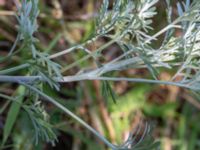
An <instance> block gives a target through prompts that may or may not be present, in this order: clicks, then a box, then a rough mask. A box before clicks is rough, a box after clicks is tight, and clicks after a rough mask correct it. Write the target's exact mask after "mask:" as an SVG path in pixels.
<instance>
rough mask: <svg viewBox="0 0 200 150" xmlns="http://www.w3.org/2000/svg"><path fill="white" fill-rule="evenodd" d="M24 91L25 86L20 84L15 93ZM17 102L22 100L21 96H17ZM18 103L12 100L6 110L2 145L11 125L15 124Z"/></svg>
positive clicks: (10, 129)
mask: <svg viewBox="0 0 200 150" xmlns="http://www.w3.org/2000/svg"><path fill="white" fill-rule="evenodd" d="M24 92H25V87H24V86H20V87H19V88H18V89H17V91H16V94H17V95H22V94H24ZM17 101H18V102H19V103H21V102H22V101H23V97H19V98H18V100H17ZM19 103H16V102H13V103H12V105H11V106H10V109H9V111H8V115H7V118H6V122H5V126H4V129H3V142H2V146H3V145H4V144H5V143H6V141H7V139H8V137H9V135H10V134H11V131H12V129H13V126H14V124H15V121H16V119H17V116H18V114H19V111H20V107H21V105H20V104H19Z"/></svg>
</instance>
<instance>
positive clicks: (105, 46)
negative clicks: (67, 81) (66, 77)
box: [62, 39, 117, 72]
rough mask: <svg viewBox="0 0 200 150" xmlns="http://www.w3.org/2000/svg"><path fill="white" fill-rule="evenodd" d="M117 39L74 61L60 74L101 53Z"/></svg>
mask: <svg viewBox="0 0 200 150" xmlns="http://www.w3.org/2000/svg"><path fill="white" fill-rule="evenodd" d="M116 40H117V39H113V40H111V41H109V42H108V43H106V44H105V45H103V46H101V47H100V48H98V49H97V50H95V51H94V52H91V53H90V54H88V55H86V56H85V57H83V58H81V59H79V60H77V61H75V62H74V63H72V64H70V65H68V66H67V67H65V68H63V69H62V72H65V71H67V70H69V69H71V68H73V67H75V66H76V65H78V64H80V63H82V62H83V61H85V60H88V59H89V58H91V57H94V55H96V54H97V53H99V52H101V51H103V50H104V49H105V48H107V47H108V46H110V45H112V44H113V43H115V42H116Z"/></svg>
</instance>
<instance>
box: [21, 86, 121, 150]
mask: <svg viewBox="0 0 200 150" xmlns="http://www.w3.org/2000/svg"><path fill="white" fill-rule="evenodd" d="M21 84H22V85H24V86H26V87H27V88H29V89H31V90H33V91H34V92H36V93H38V94H39V95H40V96H42V97H43V98H45V99H46V100H47V101H49V102H50V103H52V104H53V105H55V106H56V107H58V108H59V109H61V110H62V111H64V112H65V113H66V114H67V115H69V116H70V117H72V118H73V119H75V120H76V121H78V122H79V123H80V124H81V125H83V126H84V127H85V128H87V129H88V130H89V131H91V132H92V133H93V134H94V135H96V136H97V137H98V138H99V139H101V140H102V141H103V142H104V143H105V144H106V145H107V146H108V147H110V148H112V149H113V150H115V149H117V148H116V147H115V146H114V145H113V144H111V143H110V142H109V141H108V140H107V139H106V138H105V137H103V136H102V135H100V134H99V133H98V132H97V131H96V130H95V129H93V128H92V127H91V126H89V125H88V124H87V123H86V122H85V121H83V120H82V119H81V118H79V117H78V116H77V115H75V114H74V113H72V112H71V111H70V110H68V109H67V108H66V107H64V106H63V105H61V104H60V103H58V102H57V101H56V100H54V99H53V98H52V97H50V96H48V95H46V94H45V93H42V92H41V91H40V90H38V89H37V88H35V87H33V86H30V85H28V84H25V83H23V82H22V83H21Z"/></svg>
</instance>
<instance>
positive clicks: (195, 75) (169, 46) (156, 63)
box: [0, 0, 200, 150]
mask: <svg viewBox="0 0 200 150" xmlns="http://www.w3.org/2000/svg"><path fill="white" fill-rule="evenodd" d="M157 2H158V0H136V1H132V0H115V1H114V3H113V4H112V9H111V10H109V9H108V6H109V4H110V2H109V1H108V0H104V1H103V4H102V6H101V8H100V11H99V16H98V17H97V19H96V27H95V31H94V33H93V36H92V38H91V39H89V40H87V41H86V42H84V43H82V44H79V45H76V46H74V47H71V48H69V49H66V50H63V51H61V52H58V53H55V54H52V55H49V54H47V53H45V52H41V51H40V49H38V48H37V46H36V45H37V42H39V40H38V39H36V37H34V33H35V32H36V31H37V28H38V25H37V16H38V14H39V10H38V0H22V3H21V6H18V5H17V3H16V5H17V8H18V15H17V20H18V23H19V25H18V36H17V38H16V42H15V43H14V45H13V47H12V49H11V50H10V51H9V53H8V55H7V56H6V57H1V58H0V62H5V61H7V60H9V59H11V60H12V58H13V57H14V56H15V55H20V57H21V59H22V60H23V61H22V64H19V65H17V66H15V67H12V68H9V69H8V68H2V69H1V70H0V82H2V83H3V82H4V83H17V84H19V87H18V90H17V92H16V93H14V94H13V96H12V97H9V96H7V95H4V94H0V97H2V98H4V99H7V100H9V101H11V102H12V106H11V107H10V110H9V112H8V116H7V120H6V124H5V128H4V131H3V140H2V145H4V144H5V142H6V141H7V138H8V136H9V135H10V133H11V130H12V128H13V125H14V123H15V121H16V118H17V115H18V114H19V111H20V109H24V111H25V112H27V114H28V116H29V118H30V120H31V122H32V125H33V127H34V134H35V135H34V138H35V142H36V144H37V142H38V140H39V139H43V140H45V141H47V142H52V144H55V141H56V134H55V133H54V131H53V129H52V126H51V124H50V123H49V121H48V115H47V113H46V112H45V110H44V105H43V104H42V102H41V100H46V101H47V102H50V103H52V104H53V105H55V106H56V107H58V108H59V109H60V110H62V111H63V112H65V113H66V114H67V115H69V116H71V117H72V118H74V119H75V120H76V121H77V122H79V123H80V124H81V125H83V126H84V127H85V128H87V129H88V130H90V131H91V132H92V133H93V134H94V135H96V136H97V137H98V138H99V139H100V140H102V141H103V142H104V143H105V144H106V145H107V146H108V147H110V148H111V149H113V150H122V149H123V150H126V149H135V150H136V149H137V150H143V149H144V150H146V149H156V146H157V143H154V141H153V140H152V138H151V136H150V135H149V126H148V125H146V127H145V131H143V135H142V137H141V139H140V140H139V141H137V142H136V141H135V138H136V137H134V136H133V134H130V137H129V138H128V140H127V141H126V142H125V143H124V144H122V145H121V146H116V145H113V144H111V143H110V142H109V141H108V140H107V139H105V138H104V137H103V136H102V135H100V134H99V133H98V132H97V131H96V130H95V129H93V128H92V127H90V126H89V125H88V124H87V123H86V122H84V121H83V120H81V119H80V118H79V117H78V116H77V115H75V114H74V113H72V112H71V111H70V110H68V109H67V108H66V107H65V106H63V105H61V104H60V103H59V102H58V101H56V100H55V99H54V98H53V97H50V96H48V95H47V94H45V93H44V92H43V90H42V89H43V86H44V85H48V86H50V87H51V88H52V89H55V90H57V91H58V92H59V90H60V88H61V87H60V83H65V82H74V81H83V80H101V81H102V82H104V84H103V85H104V86H103V88H104V92H103V93H104V94H107V95H108V94H111V95H112V97H113V99H115V97H114V94H113V91H112V88H111V87H110V85H109V81H124V80H125V81H129V82H143V83H154V84H166V85H174V86H179V87H182V88H186V89H189V90H192V91H195V92H198V91H199V90H200V80H199V79H200V77H199V74H200V70H199V63H200V59H199V58H200V57H199V50H200V49H199V47H200V40H199V39H200V30H199V29H200V26H199V20H200V11H199V10H200V1H198V0H194V1H193V2H190V0H186V2H183V3H178V4H177V8H178V13H179V16H177V18H176V19H174V20H172V17H171V14H172V7H171V3H170V0H166V6H167V21H168V25H167V26H166V27H164V28H163V29H162V30H160V31H159V32H157V33H156V34H154V35H151V34H150V33H149V30H153V27H152V26H151V24H152V22H153V20H152V18H153V17H154V16H155V15H156V14H157V12H156V7H155V4H156V3H157ZM177 29H179V30H180V31H181V34H180V36H175V32H176V30H177ZM163 34H164V40H163V41H162V42H161V44H160V46H159V47H158V48H155V47H153V43H154V42H157V41H158V37H159V36H161V35H163ZM102 37H106V38H108V39H109V41H108V42H107V43H105V44H104V45H102V46H100V47H99V48H97V49H96V50H95V51H90V50H89V49H87V45H88V44H90V43H92V42H94V41H96V40H98V39H99V38H102ZM112 44H117V45H119V47H120V48H121V50H122V54H121V55H120V56H118V57H116V58H114V59H113V60H111V61H109V62H106V63H103V64H101V63H100V62H99V61H98V59H99V58H103V54H102V52H103V51H104V50H105V49H106V48H107V47H109V46H110V45H112ZM17 45H18V46H19V47H18V48H17ZM75 50H83V51H85V52H86V55H85V56H84V57H82V58H80V59H79V60H76V61H75V62H73V63H72V64H69V65H67V66H65V67H64V66H60V65H59V64H58V63H56V62H54V61H53V59H54V58H57V57H60V56H63V55H67V54H68V53H70V52H73V51H75ZM22 52H23V55H21V54H22ZM89 58H93V59H94V61H95V63H96V68H89V71H88V68H81V70H80V71H79V72H78V73H77V74H75V75H72V76H63V74H66V73H67V71H68V70H69V69H71V68H73V67H75V66H77V65H79V64H80V63H82V62H84V61H86V60H88V59H89ZM129 68H147V69H148V70H149V72H150V73H151V75H152V78H151V79H143V78H127V77H113V76H107V73H112V72H119V71H122V70H125V69H129ZM160 68H164V69H165V68H166V69H172V68H178V69H177V70H176V73H175V74H174V76H173V78H172V79H171V80H169V81H161V80H159V79H158V78H157V75H158V74H159V69H160ZM85 70H87V71H85ZM19 71H21V74H17V75H15V73H16V72H17V73H19ZM10 74H11V75H10ZM177 77H180V80H177ZM138 130H139V129H138ZM135 133H136V135H137V131H135Z"/></svg>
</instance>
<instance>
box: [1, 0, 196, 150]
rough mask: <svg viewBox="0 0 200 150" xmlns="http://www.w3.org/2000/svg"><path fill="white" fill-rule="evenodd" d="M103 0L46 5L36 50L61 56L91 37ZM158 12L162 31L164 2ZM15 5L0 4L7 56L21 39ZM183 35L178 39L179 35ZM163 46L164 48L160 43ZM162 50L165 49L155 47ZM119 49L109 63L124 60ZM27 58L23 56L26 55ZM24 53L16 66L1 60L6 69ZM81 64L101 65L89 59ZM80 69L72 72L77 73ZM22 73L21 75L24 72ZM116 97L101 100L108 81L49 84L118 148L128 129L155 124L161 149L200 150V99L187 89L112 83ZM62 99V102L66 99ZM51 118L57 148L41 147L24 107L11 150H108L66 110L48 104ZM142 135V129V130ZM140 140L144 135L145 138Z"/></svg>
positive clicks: (52, 0) (59, 0) (110, 53)
mask: <svg viewBox="0 0 200 150" xmlns="http://www.w3.org/2000/svg"><path fill="white" fill-rule="evenodd" d="M176 2H177V0H175V1H173V3H174V10H173V13H174V15H173V16H177V11H176V4H175V3H176ZM100 4H101V1H96V0H40V3H39V7H40V15H39V19H38V23H39V31H38V33H36V36H37V38H38V39H39V40H40V43H39V44H38V45H37V47H39V48H40V49H42V50H43V51H46V52H48V53H50V54H52V53H54V52H58V51H61V50H63V49H66V48H68V47H70V46H73V45H75V44H77V43H81V42H83V41H85V40H86V39H88V38H89V37H91V34H92V31H93V30H94V25H95V16H97V15H98V9H99V7H100ZM157 6H158V7H157V8H158V15H156V17H155V18H154V28H155V30H154V31H152V33H153V32H156V31H157V30H159V29H161V28H162V27H164V26H165V25H166V22H165V21H164V17H166V14H165V8H166V7H165V3H164V0H163V1H160V2H159V3H158V4H157ZM15 13H16V7H15V5H14V3H13V1H12V0H0V55H1V56H4V55H6V54H7V52H8V50H9V49H10V48H11V47H12V44H13V43H14V41H15V38H16V35H17V28H16V26H17V20H16V18H15V16H14V15H15ZM177 34H179V33H178V32H177ZM105 41H106V39H99V40H98V41H97V42H95V43H93V44H91V45H90V49H93V50H95V48H96V47H98V45H100V44H101V43H103V42H105ZM156 44H157V45H156ZM156 44H155V47H156V46H158V45H159V43H156ZM118 49H119V48H118V46H117V45H112V46H110V47H109V48H107V50H106V51H105V57H106V59H107V60H111V59H112V58H113V57H115V56H116V55H118V53H119V51H118ZM22 55H23V54H22ZM83 55H84V52H82V51H76V52H73V53H70V54H68V55H65V56H63V57H61V58H59V59H56V61H58V62H59V63H60V64H62V65H63V66H67V65H68V64H71V63H72V62H73V61H74V60H76V59H78V58H80V57H82V56H83ZM21 61H22V60H20V56H15V61H14V62H13V61H12V62H6V63H3V64H2V63H0V68H1V67H3V66H10V67H12V66H15V65H17V64H20V63H22V62H21ZM80 65H81V66H89V65H94V64H92V63H91V62H90V61H86V62H84V63H82V64H80ZM77 70H78V66H77V67H74V68H72V69H71V70H70V71H68V72H66V74H67V75H70V74H74V73H76V72H77ZM18 74H21V73H18ZM120 74H121V75H125V76H135V77H147V76H149V73H148V71H147V70H146V69H140V70H137V69H129V70H127V71H123V72H120V73H118V75H120ZM170 77H171V74H170V73H169V71H168V72H165V71H164V70H161V71H160V75H159V79H162V80H167V79H169V78H170ZM110 84H111V86H112V89H113V91H114V92H115V97H116V103H114V102H113V100H112V97H104V96H103V95H102V83H101V82H99V81H84V82H72V83H65V84H62V88H61V92H60V93H59V94H58V93H57V92H55V91H53V90H52V89H50V88H48V87H46V88H45V92H46V93H48V94H49V95H51V96H53V97H55V98H56V99H58V100H59V99H60V102H61V103H62V104H64V105H65V106H66V107H68V108H69V109H70V110H72V111H73V112H75V113H76V114H77V115H78V116H80V117H81V118H82V119H83V120H85V121H86V122H88V123H89V124H90V125H91V126H92V127H94V128H95V129H96V130H98V131H99V132H100V133H101V134H103V135H105V136H106V137H107V138H108V139H109V140H110V141H112V143H116V144H121V143H123V141H124V140H126V138H127V137H128V135H129V132H130V131H132V130H133V129H135V128H137V127H138V126H140V127H141V128H144V126H145V124H146V123H148V124H150V125H151V129H152V135H153V136H154V137H155V138H156V139H158V140H160V141H161V149H162V150H199V149H200V128H199V122H200V102H199V101H198V97H196V98H195V97H194V96H193V95H192V93H189V92H188V91H187V90H184V89H181V88H178V87H174V86H166V85H160V86H158V85H150V84H149V85H148V84H141V83H140V84H138V83H137V84H136V83H128V82H126V81H122V82H114V83H112V82H110ZM0 91H1V92H2V93H5V94H8V95H11V94H13V93H16V92H19V93H20V91H16V85H15V84H13V85H12V86H10V84H1V85H0ZM61 99H62V100H61ZM9 106H10V102H7V101H3V100H1V101H0V136H1V139H2V131H3V128H4V124H5V119H6V116H7V109H6V108H8V107H9ZM46 106H47V107H46V111H47V112H48V114H49V116H50V121H51V123H52V124H53V125H54V128H55V129H56V133H57V135H58V142H57V143H56V145H55V147H53V146H52V145H51V144H48V143H45V142H43V141H39V144H38V145H37V146H35V145H34V142H33V141H32V140H31V138H32V132H33V130H32V126H31V124H30V121H29V118H28V117H27V115H26V113H25V112H23V110H21V112H20V115H19V116H18V120H17V122H16V123H15V128H14V129H13V130H12V133H11V135H10V136H9V139H8V141H7V143H6V145H5V147H4V149H8V150H9V149H20V150H54V149H55V150H104V149H106V147H105V146H104V145H103V144H102V143H101V142H100V141H98V140H97V139H96V138H94V136H93V135H91V133H90V132H89V131H87V130H85V129H84V128H82V126H80V125H79V124H78V123H76V122H75V121H74V120H72V119H71V118H69V117H67V116H66V115H64V114H63V113H62V112H61V111H60V110H58V109H57V108H55V107H53V106H52V105H50V104H46ZM141 131H142V129H141ZM141 134H142V133H141ZM138 135H140V133H138Z"/></svg>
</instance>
